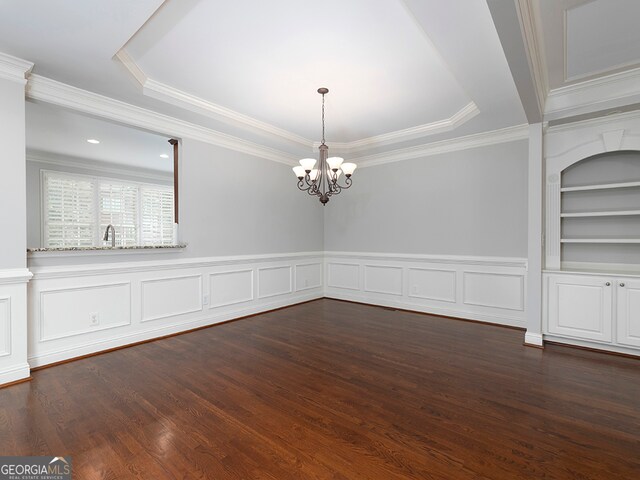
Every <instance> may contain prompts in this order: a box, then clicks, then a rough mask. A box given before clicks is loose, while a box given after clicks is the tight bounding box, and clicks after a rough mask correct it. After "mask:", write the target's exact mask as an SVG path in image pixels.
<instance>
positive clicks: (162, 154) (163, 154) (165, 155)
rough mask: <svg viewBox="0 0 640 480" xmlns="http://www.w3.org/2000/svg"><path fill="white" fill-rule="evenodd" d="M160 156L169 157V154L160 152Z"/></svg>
mask: <svg viewBox="0 0 640 480" xmlns="http://www.w3.org/2000/svg"><path fill="white" fill-rule="evenodd" d="M160 158H169V155H167V154H166V153H161V154H160Z"/></svg>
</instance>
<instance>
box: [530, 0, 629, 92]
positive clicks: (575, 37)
mask: <svg viewBox="0 0 640 480" xmlns="http://www.w3.org/2000/svg"><path fill="white" fill-rule="evenodd" d="M536 3H537V5H536V6H537V9H538V12H539V15H540V24H541V28H542V33H543V35H542V37H543V42H544V50H545V56H546V63H547V69H548V76H549V87H550V88H551V89H555V88H559V87H562V86H565V85H568V84H572V83H576V82H581V81H584V80H588V79H591V78H598V77H602V76H604V75H610V74H611V73H614V72H619V71H622V70H627V69H630V68H634V67H637V66H639V65H640V28H638V22H639V20H640V1H638V0H554V1H547V0H536Z"/></svg>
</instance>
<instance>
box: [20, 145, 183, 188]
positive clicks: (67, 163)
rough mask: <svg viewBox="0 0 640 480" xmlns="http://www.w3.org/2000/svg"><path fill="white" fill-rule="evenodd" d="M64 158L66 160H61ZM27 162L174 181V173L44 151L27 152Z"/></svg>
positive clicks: (142, 178)
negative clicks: (106, 163) (108, 163)
mask: <svg viewBox="0 0 640 480" xmlns="http://www.w3.org/2000/svg"><path fill="white" fill-rule="evenodd" d="M61 157H64V158H61ZM26 159H27V162H37V163H43V164H45V165H54V166H58V167H71V168H79V169H82V170H89V171H93V172H99V173H106V174H111V175H121V176H123V175H126V176H128V177H134V178H139V179H140V180H144V179H146V180H147V183H149V180H160V181H163V182H166V181H173V173H172V172H162V171H161V170H149V169H142V168H128V167H127V166H126V165H122V166H119V165H116V164H114V166H110V165H103V163H105V162H104V161H100V160H91V159H84V158H78V157H73V156H70V155H59V154H54V153H51V152H44V151H42V150H27V154H26Z"/></svg>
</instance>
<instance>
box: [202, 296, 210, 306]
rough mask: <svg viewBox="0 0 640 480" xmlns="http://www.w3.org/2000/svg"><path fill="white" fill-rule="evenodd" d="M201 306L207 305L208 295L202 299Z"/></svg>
mask: <svg viewBox="0 0 640 480" xmlns="http://www.w3.org/2000/svg"><path fill="white" fill-rule="evenodd" d="M202 304H203V305H209V295H205V296H203V297H202Z"/></svg>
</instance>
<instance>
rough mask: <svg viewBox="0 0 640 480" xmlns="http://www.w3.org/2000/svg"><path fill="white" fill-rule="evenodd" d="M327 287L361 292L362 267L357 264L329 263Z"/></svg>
mask: <svg viewBox="0 0 640 480" xmlns="http://www.w3.org/2000/svg"><path fill="white" fill-rule="evenodd" d="M327 279H328V280H327V286H329V287H332V288H339V289H348V290H360V265H359V264H357V263H336V262H328V263H327Z"/></svg>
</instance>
